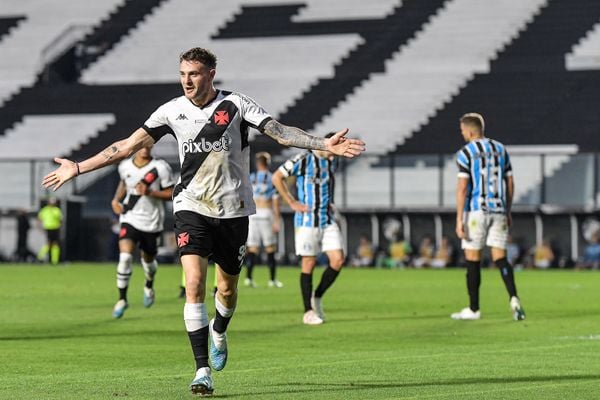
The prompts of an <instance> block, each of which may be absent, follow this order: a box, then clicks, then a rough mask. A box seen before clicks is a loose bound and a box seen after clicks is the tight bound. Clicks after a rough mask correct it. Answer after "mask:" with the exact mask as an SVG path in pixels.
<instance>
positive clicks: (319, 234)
mask: <svg viewBox="0 0 600 400" xmlns="http://www.w3.org/2000/svg"><path fill="white" fill-rule="evenodd" d="M295 241H296V255H299V256H316V255H318V254H319V253H320V252H321V251H330V250H342V249H343V247H342V232H340V228H339V226H337V224H330V225H327V226H326V227H325V228H308V227H300V228H296V230H295Z"/></svg>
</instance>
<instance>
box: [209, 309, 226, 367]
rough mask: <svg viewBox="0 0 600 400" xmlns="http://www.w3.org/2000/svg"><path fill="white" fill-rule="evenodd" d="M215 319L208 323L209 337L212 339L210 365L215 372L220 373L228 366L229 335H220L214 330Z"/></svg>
mask: <svg viewBox="0 0 600 400" xmlns="http://www.w3.org/2000/svg"><path fill="white" fill-rule="evenodd" d="M214 323H215V319H214V318H213V319H211V320H210V322H209V323H208V337H209V338H210V350H209V355H210V363H211V364H212V367H213V368H214V369H215V371H220V370H222V369H223V368H225V364H227V333H225V332H223V333H218V332H215V331H214V330H213V325H214Z"/></svg>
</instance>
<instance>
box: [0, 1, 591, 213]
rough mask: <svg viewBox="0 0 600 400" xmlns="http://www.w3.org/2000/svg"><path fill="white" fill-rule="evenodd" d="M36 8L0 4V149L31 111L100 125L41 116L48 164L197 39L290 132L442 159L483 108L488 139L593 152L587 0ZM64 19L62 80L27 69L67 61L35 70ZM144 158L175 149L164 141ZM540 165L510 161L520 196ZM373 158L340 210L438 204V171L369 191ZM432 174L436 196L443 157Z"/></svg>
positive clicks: (155, 83)
mask: <svg viewBox="0 0 600 400" xmlns="http://www.w3.org/2000/svg"><path fill="white" fill-rule="evenodd" d="M46 3H47V2H44V1H42V0H30V1H27V2H8V3H7V4H3V7H2V9H1V10H0V138H2V140H0V143H5V144H9V146H10V147H12V146H13V143H18V142H14V141H15V140H17V141H18V139H16V136H15V135H19V136H22V138H21V140H22V141H26V138H27V134H26V133H24V132H25V130H24V128H25V127H26V126H28V123H29V122H31V121H32V119H31V117H32V116H33V117H34V119H33V121H35V118H44V119H46V118H48V120H49V121H54V120H55V119H60V118H61V116H62V115H69V116H71V117H73V118H75V117H74V116H75V115H76V114H80V116H82V115H89V114H94V115H100V116H102V115H112V116H113V118H114V121H113V120H111V121H108V120H107V122H108V124H106V123H104V122H103V123H98V124H94V123H91V126H89V127H87V128H86V130H85V131H82V132H81V137H80V139H81V140H86V142H85V143H84V144H83V145H82V146H81V148H77V147H78V146H74V143H72V142H71V139H70V138H64V137H62V136H61V135H60V134H59V133H60V132H61V129H62V128H61V127H63V126H65V125H66V124H68V120H69V118H66V119H65V121H63V122H62V123H59V124H56V125H54V124H49V125H47V127H46V130H45V132H46V133H47V134H48V135H49V136H54V137H56V143H52V145H53V146H54V145H55V146H56V148H55V147H51V146H43V147H42V146H40V148H41V149H45V150H47V154H45V156H47V157H51V156H54V155H56V154H55V153H53V151H54V150H56V149H59V151H67V152H69V153H70V154H66V155H68V156H69V157H73V158H77V159H79V158H83V157H86V156H89V155H91V154H94V153H96V152H98V151H100V150H101V149H102V148H104V147H105V146H106V145H108V144H109V143H111V142H112V141H114V140H116V139H118V138H121V137H123V136H124V135H126V134H127V133H129V132H130V131H131V130H132V129H135V128H137V127H139V125H140V124H141V123H142V122H143V121H144V119H145V118H146V117H147V116H148V115H149V114H150V113H151V112H152V111H153V110H154V109H155V108H156V106H157V105H159V104H161V103H162V102H164V101H165V100H167V99H169V98H171V97H174V96H177V95H180V89H179V87H178V82H177V81H178V78H177V70H176V65H177V57H178V55H179V52H180V51H181V50H182V49H185V48H188V47H191V46H196V45H198V44H200V45H203V46H206V47H209V48H212V49H214V50H215V52H216V53H217V55H218V56H219V58H220V60H221V62H220V64H219V69H218V75H217V79H218V80H219V81H218V87H221V88H224V89H236V90H239V91H242V92H245V93H247V94H249V95H251V96H253V97H255V98H256V99H257V100H258V101H259V102H260V103H261V104H262V105H264V106H265V107H266V108H267V109H268V110H270V111H271V112H272V113H273V114H274V116H276V117H277V118H279V119H280V120H282V121H283V122H284V123H288V124H290V125H296V126H301V127H304V128H307V129H310V130H313V131H315V132H324V131H329V130H334V129H338V128H341V127H343V126H348V127H350V128H351V129H352V132H353V133H354V134H358V135H360V136H362V137H363V138H365V139H366V140H367V143H368V150H369V151H370V152H372V153H390V154H398V155H402V157H406V156H405V155H406V154H418V153H420V154H423V153H444V154H453V153H454V152H455V151H456V149H457V148H459V147H460V145H461V144H462V140H461V138H460V136H459V135H458V132H457V118H458V117H459V116H460V115H462V114H463V113H464V112H467V111H473V110H476V111H480V112H482V113H483V114H484V116H485V117H486V122H487V126H488V128H489V129H488V134H489V135H490V136H491V137H494V138H497V139H499V140H501V141H503V142H505V143H506V144H508V145H521V146H523V145H526V146H530V145H536V146H538V145H540V144H554V145H560V146H563V145H576V146H578V148H579V149H580V150H581V151H585V150H598V149H600V140H598V135H597V133H598V128H597V127H598V126H600V113H598V112H597V110H596V108H595V107H593V106H592V105H594V104H597V103H598V100H599V99H598V96H600V94H599V93H598V92H597V90H596V89H595V88H596V87H598V84H599V83H600V82H599V79H600V78H599V74H598V71H597V68H598V66H597V64H594V63H595V61H594V60H596V59H597V57H598V53H600V50H598V49H599V48H600V47H599V46H598V42H599V41H600V39H599V38H600V33H599V30H600V28H599V27H598V25H599V24H598V18H599V16H600V3H599V2H598V1H596V0H523V1H513V0H498V1H494V2H481V1H477V0H428V1H422V0H404V1H399V0H395V1H394V0H373V1H369V2H364V1H358V0H347V1H341V0H306V1H303V2H301V3H298V2H291V1H287V0H234V1H228V2H221V1H217V0H210V1H209V0H207V1H203V2H202V4H201V5H199V3H198V2H196V1H195V0H152V1H140V0H109V1H102V2H94V3H93V4H92V3H90V4H84V3H81V4H79V3H73V2H71V1H67V0H57V1H54V2H52V5H49V4H46ZM49 17H51V18H49ZM78 25H83V26H84V27H85V28H84V32H88V34H87V35H86V36H85V37H83V38H82V40H81V42H80V43H79V46H80V49H83V55H82V54H80V55H79V56H78V57H79V59H78V60H77V63H78V64H77V66H76V68H75V69H74V71H75V75H74V76H72V77H71V78H72V79H71V80H69V79H62V78H64V77H65V75H64V74H60V73H59V74H57V75H56V76H54V75H52V74H50V76H48V74H46V76H43V75H41V74H40V72H41V71H43V70H57V71H58V70H60V69H61V68H65V65H67V64H68V63H69V62H71V63H72V61H69V59H68V57H72V54H69V55H67V53H69V52H73V51H74V50H76V49H75V48H74V47H73V48H71V49H67V50H68V51H66V52H65V53H64V55H62V56H61V55H60V54H58V55H57V57H55V58H52V59H50V60H49V62H48V63H47V64H46V65H45V64H44V63H43V62H41V60H40V58H39V57H38V56H37V55H38V54H39V55H41V54H42V53H43V51H44V49H45V48H47V46H48V44H49V43H51V42H53V41H55V40H56V39H57V38H58V37H60V36H61V35H62V34H63V33H64V32H65V30H67V29H68V28H69V27H70V26H78ZM191 32H193V34H191ZM31 54H35V55H36V56H35V57H31ZM157 55H158V56H157ZM40 57H41V56H40ZM265 88H267V89H268V90H265ZM573 115H577V118H576V122H577V129H576V131H575V130H574V129H573V125H574V122H573ZM77 118H79V117H77ZM90 129H93V130H95V132H93V133H91V132H90ZM88 139H89V140H88ZM252 144H253V146H252V147H253V148H254V149H260V150H268V151H271V152H272V153H274V159H275V160H279V159H281V158H282V157H283V156H284V155H285V153H281V152H282V149H281V147H280V146H278V145H276V144H275V143H274V142H273V141H272V140H271V139H269V138H266V137H264V136H262V135H260V136H257V137H255V138H254V139H253V141H252ZM538 149H539V147H538ZM2 151H5V152H6V150H2ZM157 151H159V152H160V153H161V155H165V156H169V157H171V156H175V155H176V148H175V147H174V146H173V143H166V144H163V143H161V144H160V145H159V146H157ZM25 154H31V152H29V153H27V152H26V153H23V157H25ZM63 154H65V153H63ZM39 155H42V154H41V153H40V154H39ZM572 155H573V153H572V152H569V151H567V152H566V153H565V154H563V159H560V161H557V160H558V158H552V160H551V161H548V163H547V165H546V171H545V174H546V176H547V177H550V176H552V173H554V172H556V173H557V174H560V175H561V176H562V175H564V174H563V173H562V172H561V170H562V168H567V169H568V168H569V166H570V165H572V163H576V162H577V160H572V159H570V158H569V157H570V156H572ZM557 157H558V156H557ZM434 158H435V157H434ZM526 160H527V157H525V156H523V158H522V159H520V160H514V161H515V163H517V162H520V161H523V162H525V161H526ZM538 160H539V159H537V158H536V159H535V160H534V159H533V158H531V159H530V161H529V164H528V163H525V164H522V165H520V166H519V170H520V171H519V174H520V175H519V179H520V180H519V182H520V185H519V186H518V190H519V192H518V195H519V197H520V198H521V199H534V198H538V197H540V196H538V194H539V193H540V190H541V188H540V187H539V184H540V182H539V176H540V173H541V171H540V170H539V168H538ZM548 160H550V159H548ZM554 161H556V163H555V165H551V164H552V163H553V162H554ZM384 164H385V157H384V158H381V159H380V158H375V157H373V158H369V162H368V163H366V161H365V162H362V163H356V164H349V165H348V171H351V174H350V175H349V176H351V177H352V181H351V182H347V185H348V189H349V190H350V189H351V190H353V191H354V192H351V195H347V197H348V199H349V203H348V204H351V205H356V206H358V205H366V204H370V202H372V201H375V205H377V204H379V203H378V202H382V204H383V202H384V201H383V200H379V199H389V198H391V197H393V199H394V202H395V204H396V205H398V206H404V205H407V206H410V205H414V204H418V205H430V204H431V205H436V204H439V198H438V197H439V196H437V195H436V194H435V193H436V192H435V191H434V189H435V190H437V187H436V188H431V187H429V188H427V187H425V186H426V185H428V184H430V182H431V181H432V180H436V181H437V180H438V178H437V175H438V168H439V166H438V164H436V163H433V164H430V163H429V162H428V161H422V162H420V163H410V162H407V163H406V164H407V166H406V167H404V166H401V165H400V166H397V171H396V172H395V175H394V176H395V177H394V179H395V181H396V182H397V183H398V184H397V185H396V188H397V189H396V193H389V191H390V190H389V189H385V188H382V185H381V183H380V181H381V180H382V179H384V180H385V179H388V178H387V176H388V175H387V174H388V173H387V171H386V170H385V168H384V169H381V168H382V167H383V166H384ZM415 166H416V168H415ZM561 166H562V167H561ZM442 171H443V172H442V174H443V180H442V181H443V182H444V184H443V186H444V193H445V194H444V196H443V198H444V204H445V205H447V204H450V203H451V201H452V197H451V189H449V188H452V187H453V182H454V180H455V170H454V166H453V162H452V161H450V160H446V161H445V162H444V164H443V168H442ZM529 177H531V179H530V178H529ZM406 181H409V182H415V183H414V186H411V187H410V188H411V190H407V191H406V192H405V191H402V190H401V189H398V188H401V187H402V183H403V182H406ZM419 185H423V187H422V188H421V187H420V186H419ZM417 186H419V187H417ZM374 190H375V191H376V193H378V194H377V196H375V197H377V200H373V197H374V196H372V194H373V191H374ZM423 198H426V200H423ZM445 199H449V200H448V203H447V204H446V203H445ZM523 201H526V200H523ZM528 201H529V200H527V201H526V202H528ZM536 201H537V200H536ZM386 204H389V202H388V203H386Z"/></svg>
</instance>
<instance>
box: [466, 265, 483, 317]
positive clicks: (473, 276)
mask: <svg viewBox="0 0 600 400" xmlns="http://www.w3.org/2000/svg"><path fill="white" fill-rule="evenodd" d="M466 264H467V290H468V291H469V308H471V310H472V311H478V310H479V285H481V268H480V264H481V262H480V261H467V262H466Z"/></svg>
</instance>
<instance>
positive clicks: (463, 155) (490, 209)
mask: <svg viewBox="0 0 600 400" xmlns="http://www.w3.org/2000/svg"><path fill="white" fill-rule="evenodd" d="M460 131H461V134H462V136H463V138H464V139H465V141H466V142H467V144H466V145H465V146H464V147H463V148H462V149H461V150H460V151H459V152H458V153H457V163H458V170H459V172H458V184H457V188H456V234H457V235H458V237H459V238H461V239H462V248H463V249H464V250H465V258H466V264H467V290H468V292H469V307H466V308H464V309H462V310H461V311H459V312H457V313H454V314H452V315H451V317H452V318H453V319H458V320H474V319H479V318H481V311H480V310H479V285H480V283H481V270H480V264H481V250H482V249H483V247H484V246H485V245H488V246H490V247H491V248H492V259H493V261H494V263H495V264H496V266H498V267H499V268H500V273H501V276H502V280H503V281H504V285H505V286H506V290H507V291H508V296H509V304H510V308H511V310H512V312H513V316H514V319H515V320H523V319H525V312H524V311H523V308H522V307H521V302H520V301H519V298H518V297H517V288H516V286H515V278H514V273H513V267H512V266H511V265H510V264H509V262H508V260H507V259H506V242H507V240H508V228H509V227H510V225H511V222H512V218H511V213H510V210H511V206H512V199H513V193H514V179H513V173H512V166H511V164H510V158H509V156H508V152H507V151H506V148H505V147H504V145H503V144H502V143H500V142H498V141H495V140H492V139H488V138H486V137H485V136H484V121H483V117H482V116H481V115H479V114H476V113H469V114H465V115H463V116H462V117H461V119H460Z"/></svg>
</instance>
